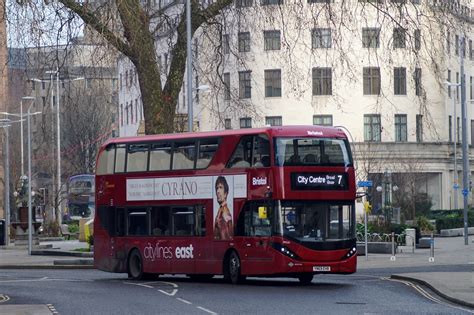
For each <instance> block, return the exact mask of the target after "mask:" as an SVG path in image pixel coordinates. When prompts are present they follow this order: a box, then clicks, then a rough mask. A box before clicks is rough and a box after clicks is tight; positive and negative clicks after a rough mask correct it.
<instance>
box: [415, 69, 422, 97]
mask: <svg viewBox="0 0 474 315" xmlns="http://www.w3.org/2000/svg"><path fill="white" fill-rule="evenodd" d="M421 94H422V93H421V68H415V95H416V96H421Z"/></svg>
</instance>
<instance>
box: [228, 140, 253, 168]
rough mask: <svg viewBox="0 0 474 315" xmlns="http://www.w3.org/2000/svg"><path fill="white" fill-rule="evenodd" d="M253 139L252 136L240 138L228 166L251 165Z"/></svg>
mask: <svg viewBox="0 0 474 315" xmlns="http://www.w3.org/2000/svg"><path fill="white" fill-rule="evenodd" d="M252 139H253V137H252V136H246V137H242V139H240V142H239V144H238V145H237V147H236V148H235V151H234V153H233V154H232V157H231V158H230V159H229V162H228V163H227V168H237V167H250V162H251V159H252Z"/></svg>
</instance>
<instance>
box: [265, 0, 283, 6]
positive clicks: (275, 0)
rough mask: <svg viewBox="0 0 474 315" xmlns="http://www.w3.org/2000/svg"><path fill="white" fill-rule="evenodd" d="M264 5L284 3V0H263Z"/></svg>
mask: <svg viewBox="0 0 474 315" xmlns="http://www.w3.org/2000/svg"><path fill="white" fill-rule="evenodd" d="M261 3H262V5H272V4H283V0H262V2H261Z"/></svg>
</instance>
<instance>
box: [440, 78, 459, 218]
mask: <svg viewBox="0 0 474 315" xmlns="http://www.w3.org/2000/svg"><path fill="white" fill-rule="evenodd" d="M444 84H446V86H447V87H448V88H449V89H451V87H458V86H461V84H459V83H451V82H449V81H445V82H444ZM451 95H452V97H453V108H454V121H453V129H454V138H453V143H454V178H453V181H454V184H453V189H454V209H458V208H459V207H458V188H459V184H458V164H457V163H458V161H457V142H458V135H457V134H458V117H457V114H456V97H455V96H454V95H455V94H454V93H451Z"/></svg>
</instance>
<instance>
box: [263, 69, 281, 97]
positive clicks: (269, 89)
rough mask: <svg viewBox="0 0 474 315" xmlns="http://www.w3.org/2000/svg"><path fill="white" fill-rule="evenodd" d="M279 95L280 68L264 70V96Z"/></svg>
mask: <svg viewBox="0 0 474 315" xmlns="http://www.w3.org/2000/svg"><path fill="white" fill-rule="evenodd" d="M279 96H281V70H280V69H276V70H265V97H279Z"/></svg>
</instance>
